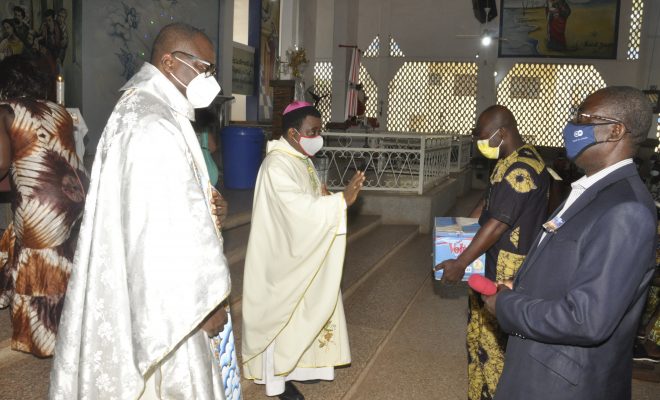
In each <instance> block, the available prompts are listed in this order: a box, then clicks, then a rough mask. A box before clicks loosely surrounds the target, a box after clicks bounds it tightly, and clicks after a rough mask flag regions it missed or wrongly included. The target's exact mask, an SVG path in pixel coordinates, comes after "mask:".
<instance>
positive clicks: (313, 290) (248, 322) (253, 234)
mask: <svg viewBox="0 0 660 400" xmlns="http://www.w3.org/2000/svg"><path fill="white" fill-rule="evenodd" d="M345 249H346V202H345V201H344V196H343V193H335V194H331V195H326V196H323V195H322V194H321V183H320V182H319V179H318V176H317V174H316V171H315V170H314V166H313V164H312V162H311V160H310V159H309V158H308V157H306V156H304V155H302V154H300V153H299V152H297V151H296V150H295V149H294V148H293V147H291V145H289V143H287V141H286V140H285V139H283V138H282V139H280V140H275V141H270V142H269V143H268V148H267V155H266V158H265V159H264V161H263V163H262V165H261V169H260V170H259V175H258V177H257V183H256V188H255V193H254V206H253V211H252V229H251V231H250V239H249V241H248V248H247V256H246V259H245V278H244V283H243V308H242V311H243V341H242V350H243V363H244V365H243V366H244V372H243V373H244V375H245V376H246V377H247V378H248V379H254V380H257V383H266V384H267V386H268V381H269V379H268V376H269V375H270V376H273V375H274V376H277V377H284V378H286V379H287V380H288V379H291V380H305V379H315V378H316V379H318V378H320V379H332V377H333V376H334V372H332V368H333V367H334V366H338V365H345V364H348V363H350V362H351V357H350V349H349V344H348V334H347V330H346V319H345V317H344V307H343V304H342V298H341V292H340V289H339V284H340V282H341V275H342V268H343V264H344V252H345ZM267 350H268V351H267ZM328 369H330V372H331V374H330V377H329V378H328V375H327V374H316V375H315V371H316V372H318V371H322V370H325V371H326V372H327V371H328ZM280 379H281V378H280ZM267 391H268V389H267Z"/></svg>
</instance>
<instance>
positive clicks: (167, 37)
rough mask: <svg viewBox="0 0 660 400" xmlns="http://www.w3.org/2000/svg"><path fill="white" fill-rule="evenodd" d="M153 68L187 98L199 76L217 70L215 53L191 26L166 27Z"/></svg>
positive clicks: (153, 54) (158, 38)
mask: <svg viewBox="0 0 660 400" xmlns="http://www.w3.org/2000/svg"><path fill="white" fill-rule="evenodd" d="M151 64H152V65H153V66H155V67H156V68H158V70H160V72H162V73H163V75H164V76H165V78H167V79H168V80H169V81H170V82H172V84H173V85H174V86H176V88H177V89H178V90H179V91H180V92H181V93H182V94H184V95H186V89H187V87H188V84H189V83H190V82H191V81H192V80H193V79H194V78H195V77H196V76H197V75H199V74H201V73H203V72H205V71H207V70H210V71H213V70H214V69H215V67H214V64H215V49H214V47H213V43H211V40H210V39H209V38H208V36H206V34H204V32H202V31H201V30H199V29H197V28H194V27H192V26H190V25H187V24H182V23H174V24H170V25H167V26H165V27H164V28H163V29H161V31H160V32H159V33H158V36H156V40H155V41H154V46H153V49H152V52H151Z"/></svg>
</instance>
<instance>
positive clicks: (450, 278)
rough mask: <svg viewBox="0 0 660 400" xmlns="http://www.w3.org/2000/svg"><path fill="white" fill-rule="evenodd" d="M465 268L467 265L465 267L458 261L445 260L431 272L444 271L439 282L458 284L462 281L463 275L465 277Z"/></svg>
mask: <svg viewBox="0 0 660 400" xmlns="http://www.w3.org/2000/svg"><path fill="white" fill-rule="evenodd" d="M466 268H467V265H465V264H464V263H462V262H461V261H459V260H445V261H443V262H441V263H440V264H438V265H436V266H435V268H433V270H435V271H440V270H441V269H442V270H444V272H443V274H442V279H441V280H440V282H442V283H457V282H460V281H461V279H463V275H465V269H466Z"/></svg>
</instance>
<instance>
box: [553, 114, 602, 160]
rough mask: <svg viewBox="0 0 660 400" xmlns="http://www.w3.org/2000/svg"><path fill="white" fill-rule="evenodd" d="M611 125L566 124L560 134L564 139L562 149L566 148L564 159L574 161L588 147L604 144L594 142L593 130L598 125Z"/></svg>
mask: <svg viewBox="0 0 660 400" xmlns="http://www.w3.org/2000/svg"><path fill="white" fill-rule="evenodd" d="M611 123H613V122H610V123H604V124H575V123H573V122H568V123H566V127H564V130H563V132H562V136H563V137H564V147H566V157H568V159H569V160H575V159H576V158H577V157H578V156H579V155H580V154H582V152H583V151H585V150H586V149H588V148H589V147H591V146H594V145H596V144H599V143H605V142H598V141H596V136H595V134H594V130H595V129H596V126H598V125H609V124H611Z"/></svg>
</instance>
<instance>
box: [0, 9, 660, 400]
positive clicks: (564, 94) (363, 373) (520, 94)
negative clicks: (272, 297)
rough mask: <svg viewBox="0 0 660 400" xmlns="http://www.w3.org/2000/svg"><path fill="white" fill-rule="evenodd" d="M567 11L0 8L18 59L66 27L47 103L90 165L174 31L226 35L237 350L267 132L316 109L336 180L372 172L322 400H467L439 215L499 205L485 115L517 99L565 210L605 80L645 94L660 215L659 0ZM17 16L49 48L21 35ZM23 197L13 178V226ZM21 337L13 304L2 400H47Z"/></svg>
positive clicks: (4, 341)
mask: <svg viewBox="0 0 660 400" xmlns="http://www.w3.org/2000/svg"><path fill="white" fill-rule="evenodd" d="M566 2H567V3H568V4H569V5H570V6H571V9H572V11H571V13H570V15H569V16H566V17H564V20H563V21H562V22H561V23H555V22H552V21H551V18H550V17H549V14H551V13H550V11H548V10H550V9H551V8H552V7H553V6H552V5H549V3H555V1H554V0H547V1H546V0H186V1H180V0H85V1H83V0H0V19H2V21H3V26H2V39H1V40H0V60H1V59H2V58H4V57H6V56H9V55H11V54H16V53H17V52H21V51H22V52H30V51H33V52H35V54H39V53H40V52H42V53H44V54H45V53H46V52H49V51H51V50H52V49H50V48H49V47H47V46H46V47H47V48H46V50H44V46H45V45H44V43H45V42H40V41H38V40H36V39H35V38H36V37H37V36H38V35H40V32H48V29H50V28H49V26H53V21H54V24H55V25H54V26H55V27H56V28H55V29H56V30H57V31H58V32H60V33H59V34H58V35H59V47H58V48H57V49H55V50H53V51H55V52H56V53H53V54H55V55H54V56H53V57H51V58H52V65H51V67H52V68H53V71H54V72H55V73H54V74H53V82H52V87H49V88H48V91H49V97H50V98H51V100H53V101H56V102H57V103H59V104H61V105H65V106H66V108H67V110H69V112H70V114H71V116H72V118H73V122H74V138H75V148H76V153H77V154H78V156H79V157H80V158H81V159H82V160H83V161H84V164H85V167H86V168H87V170H88V171H91V168H92V164H93V162H94V158H95V154H96V152H97V145H98V143H99V140H100V138H101V134H102V132H103V129H104V127H105V126H106V123H107V122H108V117H109V116H110V114H111V112H112V111H113V108H114V106H115V104H116V103H117V101H118V99H119V97H120V96H121V92H120V91H119V89H120V88H121V87H122V86H123V85H124V84H125V83H126V82H127V81H128V80H129V79H130V78H131V77H132V76H133V75H134V74H135V73H136V72H137V71H138V70H139V69H140V67H141V66H142V64H143V63H144V62H147V61H149V57H150V54H151V45H152V43H153V41H154V39H155V37H156V35H157V33H158V31H159V30H160V29H161V28H162V27H163V26H165V25H167V24H169V23H172V22H184V23H187V24H190V25H192V26H194V27H197V28H200V29H201V30H203V31H204V32H205V34H206V35H207V36H208V37H209V38H210V39H211V41H212V42H213V45H214V47H215V53H216V60H215V62H216V66H217V80H218V83H219V84H220V87H221V88H222V89H221V90H222V91H221V92H220V94H219V95H218V96H217V97H216V98H215V100H214V101H213V103H212V104H211V106H209V108H208V110H209V111H210V113H209V114H210V115H211V119H212V122H210V125H209V126H210V128H209V136H210V139H209V140H210V141H211V142H212V146H208V143H207V146H208V149H206V150H207V151H208V153H209V156H210V157H211V159H212V163H214V165H215V167H214V168H217V169H216V170H215V172H216V174H217V176H218V183H217V188H218V190H219V191H220V192H221V193H222V195H223V196H224V197H225V199H226V200H227V202H228V203H229V215H228V217H227V221H226V223H225V225H224V226H223V229H222V236H223V243H224V254H225V257H226V259H227V265H228V266H229V270H230V276H231V282H232V287H231V294H230V297H229V299H230V300H229V305H230V306H231V309H232V319H233V325H234V334H235V339H236V342H237V344H236V347H237V348H240V342H241V307H242V291H243V279H244V264H245V258H246V252H247V243H248V238H249V235H250V227H251V217H252V205H253V196H254V185H255V179H256V176H257V171H258V169H259V166H260V164H261V161H262V159H263V156H264V152H265V146H266V142H268V141H269V140H275V139H278V138H279V137H280V136H281V135H282V134H283V133H284V132H283V131H282V112H283V111H284V108H285V107H286V106H287V104H289V103H291V102H292V101H294V100H295V101H307V102H310V103H312V104H314V105H315V106H316V108H317V109H318V110H319V111H320V113H321V116H322V118H321V120H322V127H323V133H322V135H323V137H324V141H325V144H324V147H323V148H322V149H321V150H320V152H319V153H317V157H316V158H315V159H314V165H315V168H316V170H317V172H318V173H319V178H320V179H321V181H322V182H323V183H324V184H326V185H327V188H328V190H330V191H341V190H343V189H344V187H345V185H346V184H347V182H348V179H350V176H351V175H352V173H353V172H354V171H356V170H361V171H365V177H366V180H365V183H364V187H363V189H362V192H361V194H360V197H359V199H358V200H357V202H356V203H355V204H354V205H353V206H351V207H349V208H348V210H347V213H348V232H347V245H346V255H345V261H344V270H343V276H342V278H341V291H342V295H343V302H344V307H345V312H346V322H347V325H348V332H349V340H350V345H351V353H352V362H351V363H350V365H347V366H344V367H341V368H338V369H337V370H336V376H335V380H334V381H333V382H320V383H315V384H306V385H302V384H301V385H300V386H299V387H300V388H301V390H302V391H303V392H304V394H305V397H306V398H308V399H313V400H316V399H319V400H339V399H342V400H349V399H355V400H358V399H424V400H426V399H439V400H444V399H448V400H449V399H451V400H454V399H456V400H459V399H464V398H466V393H467V388H468V372H467V370H468V366H467V353H466V345H465V337H466V323H467V310H468V308H467V304H468V289H467V285H466V284H465V282H462V283H459V284H455V285H447V284H442V283H440V282H439V281H438V280H436V279H434V276H433V273H432V270H433V266H434V264H435V263H434V259H433V253H434V243H435V241H434V240H435V236H434V234H435V233H436V230H435V226H434V223H435V218H436V217H468V216H469V215H470V213H471V211H472V210H473V208H474V207H475V206H476V205H477V204H478V203H479V202H480V201H481V199H482V198H483V197H484V193H485V191H486V189H487V187H488V185H489V176H490V173H491V171H492V168H493V167H494V165H495V163H494V162H493V160H489V159H486V158H484V157H483V156H481V155H480V154H479V152H478V150H477V149H476V147H475V146H474V144H473V140H472V137H471V133H472V130H473V128H474V127H475V124H476V121H477V118H478V117H479V115H480V114H481V112H482V111H484V110H485V109H486V108H488V107H489V106H491V105H494V104H500V105H504V106H506V107H507V108H508V109H510V110H511V112H512V113H513V114H514V116H515V117H516V120H517V122H518V129H519V131H520V134H521V136H522V138H523V140H524V141H525V142H526V143H528V144H531V145H534V146H535V147H536V148H537V149H538V151H539V153H540V154H541V156H542V157H543V160H544V161H545V164H546V165H547V166H549V167H552V169H553V172H554V173H551V174H552V175H553V178H554V177H556V180H554V183H553V185H552V186H551V188H550V195H549V202H550V205H549V207H550V208H551V209H553V210H554V208H556V207H557V206H558V205H559V204H560V203H561V202H562V201H563V200H564V199H565V198H566V196H567V195H568V192H569V191H570V182H571V181H573V180H575V179H576V177H578V176H580V175H581V174H580V171H579V170H578V169H577V168H576V167H575V165H573V164H571V163H569V162H568V161H567V159H566V154H565V151H564V148H563V141H562V134H561V132H562V128H563V127H564V125H565V123H566V121H568V120H569V119H571V118H573V116H574V115H575V113H576V112H577V111H578V106H579V105H580V104H581V103H582V102H583V100H584V99H585V98H586V97H587V96H588V95H589V94H591V93H593V92H594V91H596V90H598V89H602V88H605V87H609V86H631V87H634V88H637V89H640V90H642V91H644V93H645V94H646V95H647V96H648V99H649V101H650V102H651V103H652V107H653V108H654V109H653V112H654V114H653V122H652V125H651V129H649V131H648V136H647V139H646V140H645V141H644V142H643V143H641V145H640V149H639V153H638V155H637V157H636V158H635V163H636V164H637V166H638V170H639V174H640V176H641V177H642V180H643V181H644V182H645V183H646V184H647V186H648V187H649V191H651V193H652V195H653V197H654V200H655V202H656V205H657V206H658V209H659V210H660V176H659V175H660V157H659V156H658V152H659V151H660V142H659V139H660V40H658V39H659V38H660V1H657V0H566ZM16 7H20V8H21V9H23V10H24V13H23V15H22V16H21V15H18V14H20V13H18V14H17V13H16V11H15V10H16ZM49 10H54V11H55V14H54V15H51V14H49V13H48V11H49ZM49 18H50V20H49ZM18 20H22V21H20V23H22V24H24V25H25V26H27V28H26V29H28V30H29V32H34V35H33V36H34V37H32V42H31V43H32V44H28V43H27V42H24V43H22V44H20V45H19V44H16V43H18V42H16V39H15V36H16V35H17V34H18V32H19V28H20V26H21V25H20V23H19V22H17V21H18ZM7 21H9V22H7ZM49 24H50V25H49ZM559 31H561V32H559ZM26 32H28V31H26ZM30 35H32V33H30ZM43 35H44V34H42V38H43V37H45V36H43ZM19 36H20V35H19ZM46 36H47V35H46ZM12 37H14V39H12ZM12 40H13V41H14V42H16V43H14V42H12ZM26 40H27V39H26ZM12 43H14V44H12ZM40 43H41V44H40ZM40 46H41V47H40ZM18 48H20V51H19V50H17V49H18ZM12 51H13V53H12ZM237 132H241V135H242V136H236V135H234V136H232V134H236V133H237ZM11 203H12V187H11V184H10V182H9V178H7V177H6V178H5V179H3V180H2V181H0V229H2V230H3V231H4V230H5V229H7V227H8V226H9V224H10V223H11V222H12V207H11ZM659 251H660V250H659ZM5 257H6V256H5ZM0 268H2V265H0ZM0 289H1V288H0ZM655 293H656V295H657V290H656V292H655ZM656 307H657V305H656ZM656 314H657V313H656ZM657 329H658V338H657V339H658V346H660V322H658V328H657ZM11 336H12V325H11V320H10V311H9V309H8V308H5V309H2V310H0V399H7V400H10V399H11V400H17V399H25V400H30V399H45V398H47V393H48V385H49V379H50V370H51V366H52V358H50V357H45V358H40V357H35V356H34V355H32V354H27V353H23V352H20V351H15V350H12V349H11V348H10V344H11ZM659 349H660V347H659ZM239 357H240V355H239ZM658 361H660V357H658V358H657V360H656V361H654V362H637V361H636V362H635V363H634V364H633V380H632V399H633V400H646V399H649V400H650V399H658V398H660V363H658ZM242 387H243V389H242V390H243V398H244V399H250V400H251V399H267V398H269V397H267V396H266V395H265V394H264V391H263V389H262V388H261V387H260V385H255V384H253V383H252V382H251V381H248V380H245V379H244V380H243V382H242Z"/></svg>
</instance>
